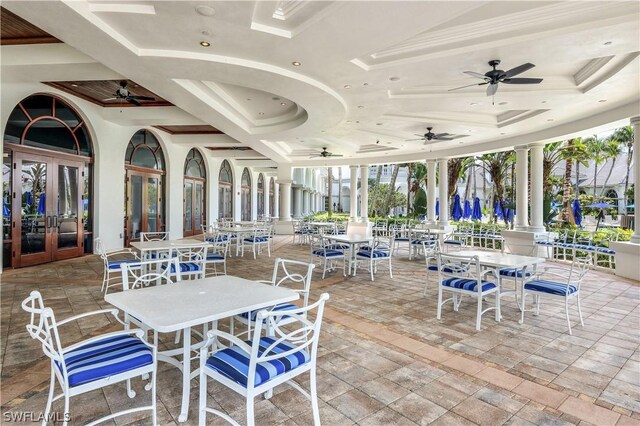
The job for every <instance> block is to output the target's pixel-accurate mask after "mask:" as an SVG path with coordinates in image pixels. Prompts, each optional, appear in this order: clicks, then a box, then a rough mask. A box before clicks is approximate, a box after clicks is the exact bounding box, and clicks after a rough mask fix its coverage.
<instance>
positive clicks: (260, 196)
mask: <svg viewBox="0 0 640 426" xmlns="http://www.w3.org/2000/svg"><path fill="white" fill-rule="evenodd" d="M263 216H264V175H263V174H262V173H260V174H259V175H258V218H262V217H263Z"/></svg>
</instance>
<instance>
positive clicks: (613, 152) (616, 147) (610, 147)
mask: <svg viewBox="0 0 640 426" xmlns="http://www.w3.org/2000/svg"><path fill="white" fill-rule="evenodd" d="M620 145H621V143H620V141H619V140H618V139H616V138H615V137H614V135H611V137H610V138H609V139H607V144H606V146H605V148H604V154H605V157H606V158H607V160H605V164H606V161H608V160H611V167H610V168H609V173H608V174H607V178H606V179H605V180H604V183H603V184H602V192H600V196H601V197H604V192H605V191H606V190H607V183H609V179H610V178H611V173H612V172H613V168H614V167H615V166H616V160H617V159H618V156H619V155H620V154H622V149H621V148H620Z"/></svg>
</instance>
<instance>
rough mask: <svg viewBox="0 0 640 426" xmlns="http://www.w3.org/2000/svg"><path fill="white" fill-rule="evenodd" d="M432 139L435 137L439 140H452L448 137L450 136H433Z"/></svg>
mask: <svg viewBox="0 0 640 426" xmlns="http://www.w3.org/2000/svg"><path fill="white" fill-rule="evenodd" d="M434 139H437V140H439V141H452V140H453V138H450V137H447V136H444V137H436V138H434Z"/></svg>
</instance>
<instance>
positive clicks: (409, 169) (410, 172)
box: [406, 163, 413, 216]
mask: <svg viewBox="0 0 640 426" xmlns="http://www.w3.org/2000/svg"><path fill="white" fill-rule="evenodd" d="M406 166H407V216H409V212H411V182H412V179H413V163H407V164H406Z"/></svg>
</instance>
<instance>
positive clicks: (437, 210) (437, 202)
mask: <svg viewBox="0 0 640 426" xmlns="http://www.w3.org/2000/svg"><path fill="white" fill-rule="evenodd" d="M436 216H440V200H436Z"/></svg>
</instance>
